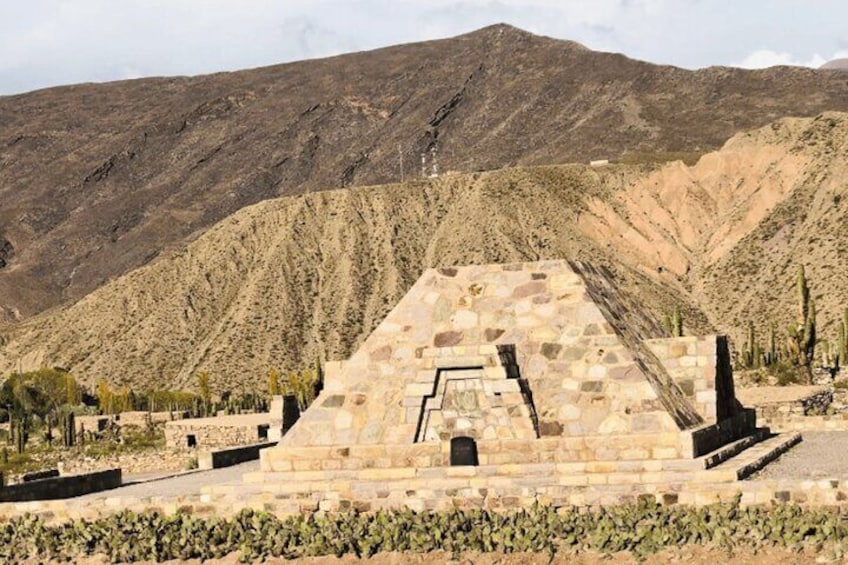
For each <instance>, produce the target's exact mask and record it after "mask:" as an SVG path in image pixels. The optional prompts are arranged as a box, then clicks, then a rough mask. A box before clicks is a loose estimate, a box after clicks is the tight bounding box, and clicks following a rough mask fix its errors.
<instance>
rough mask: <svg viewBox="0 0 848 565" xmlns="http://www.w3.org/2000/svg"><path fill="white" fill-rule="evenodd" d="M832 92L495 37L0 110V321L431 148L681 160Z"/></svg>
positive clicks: (811, 79) (497, 160) (763, 74)
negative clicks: (235, 218)
mask: <svg viewBox="0 0 848 565" xmlns="http://www.w3.org/2000/svg"><path fill="white" fill-rule="evenodd" d="M846 94H848V85H846V82H845V79H844V76H842V75H841V74H839V73H833V72H826V71H814V70H809V69H802V68H787V67H777V68H772V69H765V70H754V71H746V70H741V69H730V68H709V69H702V70H697V71H687V70H683V69H679V68H674V67H667V66H657V65H652V64H648V63H644V62H640V61H634V60H631V59H628V58H627V57H625V56H623V55H619V54H612V53H599V52H595V51H591V50H589V49H586V48H584V47H582V46H580V45H578V44H576V43H573V42H569V41H560V40H555V39H550V38H545V37H538V36H534V35H531V34H529V33H526V32H523V31H521V30H518V29H515V28H512V27H509V26H505V25H498V26H493V27H489V28H485V29H482V30H479V31H476V32H473V33H470V34H467V35H463V36H459V37H456V38H452V39H445V40H439V41H430V42H425V43H417V44H410V45H401V46H397V47H390V48H386V49H379V50H376V51H371V52H367V53H355V54H350V55H344V56H339V57H333V58H328V59H322V60H312V61H303V62H298V63H291V64H285V65H278V66H273V67H267V68H260V69H252V70H245V71H240V72H234V73H219V74H214V75H208V76H198V77H191V78H151V79H141V80H133V81H123V82H115V83H109V84H82V85H75V86H67V87H59V88H52V89H47V90H41V91H36V92H32V93H27V94H22V95H17V96H7V97H0V202H2V206H0V319H6V320H7V321H13V320H21V319H25V318H27V317H30V316H32V315H34V314H38V313H40V312H44V311H47V310H50V309H52V308H55V307H57V306H60V305H67V304H71V303H73V302H74V301H76V300H79V299H81V298H82V297H84V296H86V295H88V294H89V293H90V292H91V291H93V290H95V289H97V288H99V287H101V286H102V285H104V284H105V283H107V282H108V281H111V280H114V279H116V278H117V277H120V276H122V275H124V274H126V273H128V272H130V271H131V270H133V269H135V268H137V267H139V266H141V265H144V264H147V263H149V262H151V261H153V260H154V259H156V258H157V257H158V256H159V255H162V254H164V255H168V254H169V253H171V252H176V251H177V250H181V249H183V248H184V246H185V245H186V244H187V243H188V242H190V241H193V240H195V239H197V238H198V237H199V236H200V235H201V234H203V233H204V232H205V231H206V230H208V229H209V228H210V226H212V225H214V224H215V223H216V222H218V221H220V220H222V219H223V218H226V217H227V216H229V215H230V214H232V213H234V212H236V211H238V210H240V209H242V208H244V207H245V206H249V205H252V204H255V203H257V202H260V201H263V200H266V199H270V198H276V197H279V196H294V195H298V194H303V193H309V192H315V191H322V190H328V189H335V188H340V187H351V186H366V185H375V184H384V183H388V182H394V181H397V180H399V178H400V168H401V157H402V161H403V167H404V173H405V176H406V178H411V177H414V176H417V175H418V174H419V169H420V155H421V154H422V153H427V152H429V151H430V150H431V149H432V148H436V150H437V157H436V158H437V161H438V165H439V167H440V169H441V170H442V171H446V170H454V171H461V172H465V173H472V172H475V171H482V170H493V169H499V168H502V167H515V166H528V165H546V164H558V163H568V162H585V161H588V160H590V159H603V158H608V157H609V158H621V159H622V160H625V161H627V160H629V161H640V160H642V161H655V160H662V159H666V158H668V156H669V155H684V156H688V157H690V158H693V159H694V158H696V157H697V156H698V155H700V154H702V153H704V152H706V151H709V150H713V149H717V148H718V147H720V145H721V144H722V143H723V142H724V140H726V139H727V138H729V137H730V136H731V135H733V134H734V133H736V132H737V131H739V130H741V129H748V128H754V127H759V126H762V125H765V124H767V123H769V122H771V121H773V120H775V119H777V118H780V117H784V116H789V115H792V116H814V115H816V114H818V113H820V112H822V111H825V110H843V111H844V110H848V96H846ZM316 198H318V197H316ZM363 198H364V196H363ZM320 201H321V200H320V199H316V201H315V202H316V203H317V202H320ZM316 205H317V204H316ZM492 205H493V206H494V205H495V203H494V202H493V203H492ZM293 221H294V220H293ZM312 221H313V222H319V223H323V222H325V221H328V220H326V219H325V218H322V217H319V216H314V217H312ZM399 229H403V230H408V229H412V228H410V227H409V226H407V225H404V226H403V227H402V228H399ZM416 229H417V228H416ZM457 258H459V257H457ZM421 266H422V265H420V264H416V265H411V266H410V267H409V269H410V271H409V272H412V271H414V270H417V269H420V268H421ZM405 276H411V275H408V272H407V275H405ZM403 282H408V279H403Z"/></svg>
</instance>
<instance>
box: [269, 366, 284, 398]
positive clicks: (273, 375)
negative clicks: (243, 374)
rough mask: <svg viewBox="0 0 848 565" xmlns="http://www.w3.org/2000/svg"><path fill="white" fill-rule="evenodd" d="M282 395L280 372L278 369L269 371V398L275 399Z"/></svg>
mask: <svg viewBox="0 0 848 565" xmlns="http://www.w3.org/2000/svg"><path fill="white" fill-rule="evenodd" d="M281 393H282V389H281V388H280V372H279V371H278V370H276V369H271V370H270V371H268V396H270V397H272V398H273V397H275V396H277V395H279V394H281Z"/></svg>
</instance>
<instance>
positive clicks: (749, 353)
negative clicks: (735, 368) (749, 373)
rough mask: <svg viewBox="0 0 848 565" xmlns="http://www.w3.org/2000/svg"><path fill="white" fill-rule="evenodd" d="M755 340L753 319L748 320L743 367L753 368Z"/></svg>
mask: <svg viewBox="0 0 848 565" xmlns="http://www.w3.org/2000/svg"><path fill="white" fill-rule="evenodd" d="M756 342H757V334H756V332H755V330H754V321H753V320H748V340H747V341H746V342H745V356H744V358H745V368H747V369H753V368H754V365H755V363H756V359H757V358H756V352H755V351H754V349H755V344H756Z"/></svg>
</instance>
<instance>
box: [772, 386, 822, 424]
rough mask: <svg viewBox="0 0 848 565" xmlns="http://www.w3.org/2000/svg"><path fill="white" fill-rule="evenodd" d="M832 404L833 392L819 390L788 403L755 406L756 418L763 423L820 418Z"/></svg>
mask: <svg viewBox="0 0 848 565" xmlns="http://www.w3.org/2000/svg"><path fill="white" fill-rule="evenodd" d="M832 402H833V391H831V390H828V389H823V390H819V391H817V392H815V393H813V394H811V395H809V396H807V397H804V398H799V399H797V400H793V401H790V402H770V403H763V404H760V405H758V406H757V416H758V417H759V418H760V419H762V420H763V421H771V420H780V419H786V418H792V417H795V416H820V415H823V414H826V413H827V409H828V407H830V405H831V403H832Z"/></svg>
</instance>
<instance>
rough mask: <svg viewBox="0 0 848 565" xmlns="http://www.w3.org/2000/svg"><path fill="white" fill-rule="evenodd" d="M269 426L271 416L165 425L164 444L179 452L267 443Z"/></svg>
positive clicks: (196, 419) (238, 417) (190, 419)
mask: <svg viewBox="0 0 848 565" xmlns="http://www.w3.org/2000/svg"><path fill="white" fill-rule="evenodd" d="M269 426H270V415H268V414H242V415H235V416H222V417H215V418H189V419H186V420H177V421H173V422H168V423H166V424H165V444H166V445H167V446H168V447H172V448H178V449H194V448H200V449H205V448H217V447H230V446H236V445H250V444H254V443H260V442H264V441H267V440H268V430H269ZM190 438H191V439H190ZM192 444H193V445H192Z"/></svg>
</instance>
